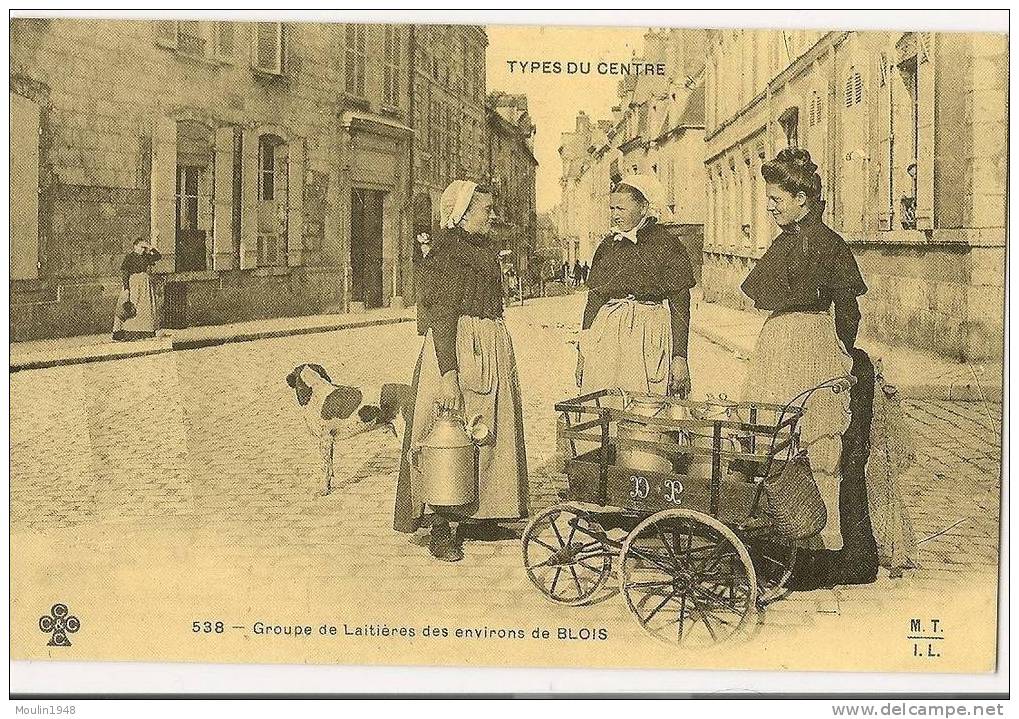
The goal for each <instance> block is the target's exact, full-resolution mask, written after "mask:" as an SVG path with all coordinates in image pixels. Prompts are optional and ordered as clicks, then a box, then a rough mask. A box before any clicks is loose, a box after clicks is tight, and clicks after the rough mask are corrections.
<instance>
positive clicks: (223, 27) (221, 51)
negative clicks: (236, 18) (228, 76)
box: [216, 22, 236, 62]
mask: <svg viewBox="0 0 1019 719" xmlns="http://www.w3.org/2000/svg"><path fill="white" fill-rule="evenodd" d="M235 34H236V30H235V28H234V24H233V23H232V22H217V23H216V57H218V58H219V59H220V60H223V61H224V62H230V61H231V60H233V57H234V36H235Z"/></svg>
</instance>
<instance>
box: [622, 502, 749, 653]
mask: <svg viewBox="0 0 1019 719" xmlns="http://www.w3.org/2000/svg"><path fill="white" fill-rule="evenodd" d="M619 566H620V570H619V573H620V582H621V589H622V592H623V595H624V596H625V597H626V603H627V605H629V607H630V611H631V612H633V615H634V616H635V617H636V618H637V621H638V622H640V625H641V626H642V627H644V629H646V630H647V631H648V632H650V633H651V634H653V635H654V636H656V637H658V638H659V639H662V640H663V641H666V642H669V643H671V644H680V645H682V646H684V647H698V646H708V645H712V644H717V643H720V642H723V641H726V640H727V639H730V638H731V637H732V636H733V635H734V634H735V633H736V632H737V631H738V630H739V629H740V628H741V627H742V626H743V624H744V622H745V621H746V619H747V617H749V616H750V615H751V614H753V613H754V612H755V611H756V609H757V606H756V602H757V577H756V575H755V573H754V565H753V562H752V561H751V559H750V553H749V552H748V551H747V548H746V546H745V545H744V544H743V542H741V541H740V540H739V538H738V537H737V536H736V534H735V533H734V532H733V531H732V530H731V529H729V528H728V527H727V526H725V525H724V524H722V523H721V522H719V521H718V520H717V519H715V518H714V517H710V516H708V515H706V514H703V513H701V512H696V511H694V510H691V509H667V510H665V511H662V512H658V513H657V514H653V515H651V516H650V517H648V518H647V519H645V520H644V521H643V522H641V523H640V524H638V525H637V526H636V527H635V528H634V530H633V532H631V533H630V535H629V536H628V537H627V538H626V541H625V542H624V543H623V548H622V550H621V551H620V553H619Z"/></svg>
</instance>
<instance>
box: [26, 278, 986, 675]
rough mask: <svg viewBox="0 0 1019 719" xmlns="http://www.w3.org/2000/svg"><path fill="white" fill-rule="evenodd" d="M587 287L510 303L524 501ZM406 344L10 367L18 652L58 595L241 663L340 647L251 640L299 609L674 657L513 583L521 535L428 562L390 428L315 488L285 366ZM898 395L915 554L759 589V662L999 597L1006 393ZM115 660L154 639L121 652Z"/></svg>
mask: <svg viewBox="0 0 1019 719" xmlns="http://www.w3.org/2000/svg"><path fill="white" fill-rule="evenodd" d="M581 301H582V298H581V297H579V296H573V297H567V298H559V299H545V300H539V301H533V302H530V303H528V304H527V305H526V306H524V307H512V308H510V309H509V310H508V311H507V322H508V324H509V327H510V331H511V333H512V334H513V337H514V343H515V346H516V354H517V358H518V362H519V368H520V374H521V377H522V382H523V386H524V402H525V417H524V420H525V428H526V434H527V454H528V461H529V467H530V472H531V511H532V513H536V512H537V511H539V510H541V509H542V508H544V507H545V506H548V505H549V504H552V503H554V502H555V501H556V500H555V496H556V492H557V490H558V489H560V488H561V487H562V486H563V481H564V480H563V479H562V478H561V477H560V475H558V474H557V473H556V472H555V468H554V466H553V464H554V463H553V455H554V447H555V416H554V413H553V412H552V411H551V406H552V404H553V403H554V402H555V401H556V400H558V399H561V398H563V397H566V396H569V395H570V393H571V391H574V390H575V387H574V386H573V366H574V357H575V355H574V350H573V347H572V346H571V345H570V344H568V341H569V340H570V339H571V337H572V335H573V333H574V332H575V331H576V329H577V322H578V319H579V315H580V307H581V305H580V302H581ZM695 311H696V310H695ZM419 346H420V340H419V338H418V337H417V335H416V334H415V329H414V324H413V323H403V324H399V325H392V326H382V327H366V328H360V329H352V330H347V331H341V332H326V333H319V334H312V335H302V336H295V337H291V338H286V339H280V340H272V341H268V340H260V341H255V342H244V343H238V344H231V345H225V346H220V347H214V348H208V349H200V350H191V351H181V352H168V353H164V354H158V355H152V356H148V357H139V358H134V359H125V360H118V361H112V362H103V363H95V364H85V365H77V366H71V367H56V368H51V369H45V370H36V371H25V372H19V373H17V374H13V375H12V376H11V406H12V417H11V443H12V445H11V495H12V496H11V502H12V504H11V522H12V533H13V534H12V581H13V587H12V596H13V597H14V600H13V608H12V611H13V625H12V633H13V640H12V641H13V642H14V646H15V647H16V650H15V652H16V654H21V655H23V656H26V655H29V654H31V653H32V652H33V651H34V650H35V648H36V645H39V647H40V648H42V647H41V644H42V643H40V642H39V641H38V639H37V638H38V629H37V627H35V626H34V625H35V623H36V621H37V616H38V612H39V610H40V609H44V608H47V607H49V606H50V605H51V604H52V603H53V602H54V601H64V602H67V603H68V604H70V605H71V606H72V607H77V608H78V609H77V611H78V612H79V616H81V617H82V619H83V622H84V623H85V626H86V627H88V626H96V627H99V626H102V625H103V624H104V623H105V622H106V621H110V622H114V623H115V624H116V626H117V630H116V631H114V630H112V629H109V628H107V629H104V630H103V631H102V632H96V634H94V635H92V637H91V638H90V637H89V636H88V635H87V634H86V632H84V631H83V632H82V633H81V634H80V638H76V639H75V647H78V648H80V649H82V648H83V649H82V651H86V652H89V651H91V652H93V653H94V654H95V655H96V656H100V655H101V656H107V655H108V656H110V657H116V656H120V655H118V647H146V650H145V651H149V650H151V653H152V657H153V658H159V657H163V658H181V659H188V658H205V659H209V658H211V659H216V658H217V657H220V656H221V654H220V653H219V652H221V651H222V652H226V654H225V655H222V656H223V658H226V659H229V660H232V661H237V660H244V659H245V658H246V657H250V660H251V661H294V660H295V658H296V659H297V660H298V661H326V662H328V661H339V660H341V659H342V657H343V651H342V649H336V648H333V649H331V650H330V651H331V652H332V653H330V652H318V651H312V650H310V649H309V650H307V651H305V653H303V654H300V653H299V654H297V655H295V654H294V650H292V649H289V648H288V647H287V646H285V645H282V644H273V645H269V644H267V643H263V644H252V643H251V642H252V639H253V638H252V637H251V636H250V629H251V625H252V623H253V622H254V621H256V620H263V621H272V622H285V621H296V620H298V619H302V618H304V617H307V619H308V622H309V623H312V622H314V621H326V620H331V621H333V622H334V623H336V622H340V623H343V622H347V623H350V624H351V625H354V624H358V623H371V622H380V623H388V624H399V623H401V622H414V623H417V625H418V626H420V624H421V623H422V622H428V621H431V622H436V623H446V624H447V626H452V624H451V623H453V622H459V623H460V624H461V625H462V624H469V625H473V624H475V623H476V624H477V625H478V626H490V627H524V628H527V629H530V628H533V627H534V626H537V625H545V626H549V627H553V628H555V627H606V628H608V631H609V635H610V637H611V638H612V640H613V641H614V642H615V641H619V642H625V644H618V645H616V644H613V645H612V646H613V647H616V646H618V647H630V648H631V649H632V648H633V647H639V648H640V649H639V650H638V651H639V652H640V653H639V655H638V656H634V655H632V653H631V655H630V656H629V658H627V657H626V656H613V657H606V658H605V659H604V661H605V662H606V663H609V664H624V665H625V664H636V665H644V664H654V663H659V662H660V661H661V660H660V659H657V658H658V657H666V658H667V657H668V656H669V655H667V654H665V653H663V652H664V651H665V650H664V648H659V647H658V646H657V645H655V646H653V647H652V646H649V645H650V644H652V641H651V640H650V639H648V638H644V636H643V635H642V631H641V630H640V628H639V627H638V626H637V624H636V623H635V622H634V621H633V620H632V618H630V617H629V616H628V614H627V611H626V608H625V604H624V602H622V600H621V599H620V598H619V597H616V598H614V599H611V600H610V601H606V602H602V603H599V604H597V605H594V606H590V607H586V608H569V607H560V606H556V605H553V604H551V603H548V602H547V601H546V600H544V599H543V598H542V597H541V595H540V594H539V593H538V592H537V590H536V589H534V588H533V587H532V586H531V585H530V583H529V582H528V580H527V577H526V575H525V573H524V571H523V568H522V566H521V559H520V544H519V541H518V540H516V539H506V540H505V541H497V542H488V543H481V542H468V543H467V545H466V547H465V554H466V558H465V560H464V561H463V562H461V563H460V564H457V565H446V564H441V563H437V562H434V561H432V560H431V558H430V557H429V556H428V553H427V548H426V547H424V546H420V543H421V538H420V537H413V538H410V539H408V537H407V536H406V535H402V534H398V533H395V532H393V531H392V529H391V527H392V506H393V497H394V489H395V484H396V473H397V466H398V461H399V459H398V457H399V447H398V445H397V443H396V441H395V440H393V439H390V438H388V437H383V436H381V435H380V436H379V437H378V438H377V443H376V442H374V441H373V442H371V443H361V444H358V445H357V448H356V450H354V449H352V450H351V451H349V452H346V453H345V456H343V457H342V458H340V459H338V460H337V465H338V469H337V473H338V484H339V485H340V486H339V487H338V488H337V489H334V492H333V494H332V495H330V496H328V497H323V496H320V490H321V485H322V476H321V466H320V459H319V455H318V450H317V444H316V441H315V440H314V439H313V438H312V437H310V436H308V434H307V432H306V430H305V427H304V423H303V420H302V417H301V414H300V412H299V409H298V406H297V404H296V402H295V400H294V396H293V392H292V390H291V389H290V388H289V387H288V386H287V384H286V382H285V377H286V375H287V373H288V372H289V371H290V370H291V369H292V368H293V367H294V366H295V365H297V364H299V363H302V362H317V363H319V364H322V365H323V366H325V367H326V369H327V370H328V372H329V373H330V375H331V376H332V379H333V381H334V382H336V383H338V384H350V385H360V384H362V383H380V382H388V381H397V382H405V381H408V379H409V377H410V374H411V371H412V368H413V363H414V361H415V359H416V356H417V352H418V350H419ZM691 358H692V359H691V372H692V375H693V377H694V390H695V395H696V396H699V397H703V396H704V395H706V394H709V393H718V392H728V393H730V394H734V393H735V392H736V391H737V388H738V387H739V386H740V383H741V382H742V379H743V373H744V363H743V362H742V361H740V360H739V359H737V358H736V357H735V356H733V355H732V354H731V353H730V352H728V351H726V350H724V349H722V348H721V347H719V346H718V345H715V344H712V343H710V342H708V341H706V340H704V339H703V338H702V337H700V336H693V337H692V338H691ZM908 411H909V417H910V420H911V422H912V424H913V427H914V428H915V432H916V438H917V445H918V449H919V450H920V452H919V456H918V464H917V465H916V466H915V467H914V468H913V469H912V471H911V474H910V476H909V479H908V483H907V486H906V487H905V492H906V496H905V502H906V506H907V511H908V513H909V515H910V517H911V519H912V520H913V524H914V526H915V528H916V531H917V533H918V535H919V537H920V539H921V540H922V541H923V543H922V544H921V555H920V558H921V562H922V567H921V569H920V570H918V571H916V572H913V573H910V574H907V576H906V577H904V578H901V579H894V580H893V579H890V578H888V576H887V575H886V574H885V573H884V572H882V574H881V575H880V577H879V580H878V582H877V583H875V584H874V585H871V586H866V587H854V588H839V589H836V590H827V591H818V592H809V593H800V594H793V595H790V597H789V598H787V599H786V600H784V601H781V602H778V603H776V604H773V605H771V606H770V607H769V608H768V610H767V613H766V617H765V618H764V619H762V621H761V623H760V625H759V626H758V627H757V637H756V639H755V643H756V644H757V646H758V647H759V648H760V652H761V654H760V656H761V657H762V658H761V659H760V661H761V662H763V663H764V664H765V665H766V664H767V661H768V659H767V648H768V647H769V646H770V645H769V642H770V641H772V640H774V641H778V640H779V639H780V638H781V637H783V636H784V635H786V634H788V633H789V632H788V630H789V629H792V628H795V629H797V630H804V631H807V632H810V631H812V630H817V631H818V632H827V631H829V629H828V627H830V626H832V623H833V622H834V623H836V624H838V623H839V622H842V623H843V624H845V626H846V627H847V628H848V627H850V626H851V625H852V622H853V621H856V620H857V619H859V618H860V617H871V618H872V619H868V621H870V622H873V621H879V620H877V619H874V618H876V617H879V616H881V615H882V612H883V609H882V608H883V607H887V606H891V605H893V604H895V603H896V602H899V601H908V600H909V598H910V597H915V596H917V595H918V594H922V595H923V596H937V595H939V594H943V593H944V592H946V591H949V590H952V589H953V588H964V587H965V586H967V585H968V584H969V583H971V582H973V581H974V579H973V578H974V577H976V578H977V579H976V580H975V581H976V582H977V583H978V584H980V585H982V586H983V585H986V591H987V592H990V593H991V594H993V587H994V582H995V573H996V570H997V562H998V531H999V529H998V518H999V515H998V511H999V488H1000V484H999V469H1000V464H999V463H1000V440H999V435H998V431H999V428H1000V422H1001V416H1000V405H994V404H990V405H985V404H983V403H977V402H946V401H929V402H926V401H920V400H910V401H909V402H908ZM40 578H45V581H41V579H40ZM48 588H59V589H60V591H61V592H62V593H61V594H60V596H54V595H53V594H52V591H53V590H52V589H48ZM43 590H45V591H43ZM921 606H922V605H921ZM917 611H919V608H917ZM896 616H897V615H896ZM103 617H105V619H102V618H103ZM217 618H218V619H223V620H225V621H226V623H227V625H229V626H236V627H242V628H244V630H243V631H242V630H241V629H235V630H233V632H234V635H235V636H234V637H233V638H231V639H228V640H223V641H225V642H231V643H230V644H228V645H211V644H194V643H189V642H191V641H192V637H191V635H190V631H191V621H193V620H204V619H217ZM886 618H887V621H890V622H891V621H893V618H892V617H886ZM894 621H897V620H894ZM986 622H987V623H989V622H990V618H989V617H988V618H987V619H986ZM872 625H873V624H872ZM898 628H899V627H898V625H896V630H898ZM341 631H342V630H341ZM981 631H982V630H981ZM97 635H99V636H97ZM224 646H229V647H231V648H230V649H224V648H223V647H224ZM335 646H342V645H335ZM89 647H91V649H89ZM233 647H236V649H234V648H233ZM365 647H366V649H365V650H364V651H367V652H368V655H369V656H371V657H373V658H374V660H376V661H383V662H393V661H402V662H404V663H407V661H408V660H407V659H406V656H407V654H406V652H407V650H406V649H405V648H403V649H401V647H400V646H399V645H397V644H394V643H392V642H389V643H385V642H381V641H376V642H375V643H374V644H371V645H370V646H369V645H367V644H366V645H365ZM645 648H646V650H645ZM491 650H492V647H491V645H487V644H484V643H475V644H473V645H464V646H462V647H460V648H459V649H458V650H457V652H456V653H453V654H448V655H446V654H443V655H441V656H436V657H435V659H434V661H437V662H457V661H465V660H466V661H475V662H478V663H482V664H484V663H500V660H499V658H498V657H496V656H493V655H492V651H491ZM573 650H574V648H573V647H571V646H567V648H566V650H565V651H573ZM122 651H123V650H122ZM302 651H303V650H302ZM557 651H558V650H557ZM244 652H249V653H247V654H246V653H244ZM135 655H137V656H135ZM544 656H545V658H544V662H545V663H550V661H551V656H548V653H547V651H546V652H545V655H544ZM564 656H565V655H564ZM302 657H303V658H302ZM68 658H74V657H73V656H72V655H68ZM120 658H138V659H143V658H145V656H142V655H141V653H140V650H135V649H132V650H131V656H120ZM564 661H565V659H564ZM720 661H722V660H720ZM728 661H729V665H730V666H738V664H733V662H732V661H731V660H728ZM755 661H757V660H754V659H752V658H748V659H747V661H746V663H747V665H748V666H749V665H753V664H754V662H755ZM771 661H772V663H774V659H772V660H771ZM832 661H833V662H836V664H837V660H835V659H833V660H832ZM539 663H541V662H540V661H539ZM676 666H678V664H677V665H676Z"/></svg>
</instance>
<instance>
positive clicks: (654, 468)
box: [616, 394, 675, 472]
mask: <svg viewBox="0 0 1019 719" xmlns="http://www.w3.org/2000/svg"><path fill="white" fill-rule="evenodd" d="M667 407H668V403H666V402H665V401H664V400H658V399H655V398H652V397H635V396H630V395H627V394H624V395H623V410H624V411H625V412H629V413H630V414H636V415H640V416H642V417H649V418H650V417H661V418H662V419H668V418H669V414H668V412H667V411H666V410H667ZM617 438H618V439H623V440H626V439H631V440H638V441H641V442H658V443H673V442H675V437H674V436H671V437H670V435H669V434H668V433H667V432H666V431H665V430H664V429H663V428H662V427H660V426H658V425H654V424H645V423H643V422H641V421H639V420H636V419H633V420H628V419H622V420H620V421H619V425H618V429H617ZM616 465H618V466H620V467H626V468H627V469H633V470H638V471H642V472H672V471H673V467H672V460H671V459H670V456H669V455H667V454H666V453H664V452H656V451H654V450H652V449H643V448H641V447H633V446H619V448H618V449H617V450H616Z"/></svg>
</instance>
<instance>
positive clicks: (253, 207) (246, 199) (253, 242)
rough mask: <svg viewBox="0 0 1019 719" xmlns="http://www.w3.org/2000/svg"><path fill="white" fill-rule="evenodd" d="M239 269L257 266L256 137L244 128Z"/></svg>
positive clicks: (258, 178) (253, 132) (259, 180)
mask: <svg viewBox="0 0 1019 719" xmlns="http://www.w3.org/2000/svg"><path fill="white" fill-rule="evenodd" d="M241 138H242V139H241V269H242V270H247V269H250V268H252V267H255V266H257V265H258V214H257V213H258V186H259V183H260V182H261V179H262V178H261V177H259V176H258V135H257V133H256V132H255V131H254V130H253V129H250V128H244V130H243V131H242V135H241Z"/></svg>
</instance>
